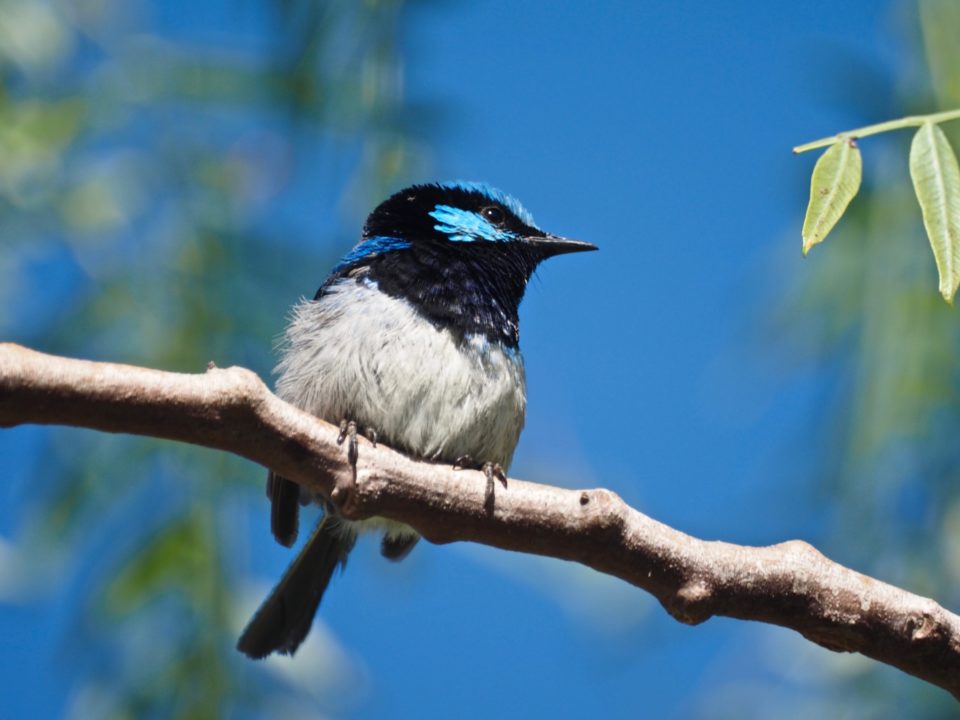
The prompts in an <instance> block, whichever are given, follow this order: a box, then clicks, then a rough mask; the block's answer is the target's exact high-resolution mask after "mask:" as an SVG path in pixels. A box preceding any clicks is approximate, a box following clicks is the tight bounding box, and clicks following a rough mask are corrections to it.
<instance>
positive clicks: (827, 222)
mask: <svg viewBox="0 0 960 720" xmlns="http://www.w3.org/2000/svg"><path fill="white" fill-rule="evenodd" d="M862 170H863V162H862V161H861V159H860V150H859V149H858V148H857V145H856V143H855V142H854V141H853V139H852V138H842V139H840V140H837V142H835V143H834V144H833V145H831V146H830V147H829V148H827V151H826V152H825V153H824V154H823V155H821V156H820V159H819V160H817V164H816V165H815V166H814V168H813V176H812V177H811V178H810V204H809V205H807V216H806V217H805V218H804V219H803V231H802V232H803V254H804V255H806V254H807V253H808V252H810V248H812V247H813V246H814V245H816V244H817V243H820V242H823V239H824V238H825V237H826V236H827V234H828V233H829V232H830V231H831V230H832V229H833V226H834V225H836V224H837V221H838V220H839V219H840V218H841V217H842V216H843V212H844V210H846V209H847V205H849V204H850V201H851V200H853V197H854V195H856V194H857V190H859V189H860V176H861V174H862Z"/></svg>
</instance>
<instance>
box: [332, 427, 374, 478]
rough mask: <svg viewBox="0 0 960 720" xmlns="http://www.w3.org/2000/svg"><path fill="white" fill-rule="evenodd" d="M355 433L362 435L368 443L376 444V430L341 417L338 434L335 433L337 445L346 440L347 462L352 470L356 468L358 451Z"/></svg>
mask: <svg viewBox="0 0 960 720" xmlns="http://www.w3.org/2000/svg"><path fill="white" fill-rule="evenodd" d="M357 435H363V436H364V437H365V438H367V440H369V441H370V444H371V445H373V446H374V447H376V446H377V431H376V430H374V429H373V428H368V427H361V426H360V425H358V424H357V422H356V421H355V420H347V419H343V420H341V421H340V434H339V435H337V445H343V441H344V440H346V441H347V462H349V463H350V467H352V468H353V469H354V470H356V469H357V458H358V457H359V456H360V451H359V449H358V447H357Z"/></svg>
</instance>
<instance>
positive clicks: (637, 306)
mask: <svg viewBox="0 0 960 720" xmlns="http://www.w3.org/2000/svg"><path fill="white" fill-rule="evenodd" d="M230 7H231V8H232V6H230ZM898 7H899V6H898V5H897V4H891V3H887V2H876V1H875V0H851V1H848V2H842V3H838V2H836V1H835V0H829V1H828V0H824V1H809V2H803V3H776V2H768V1H762V0H757V1H744V2H738V3H708V2H702V1H701V2H694V1H692V0H681V1H677V2H670V3H654V2H636V3H608V4H605V5H600V4H595V3H589V4H588V3H582V2H549V3H548V2H542V3H516V2H507V1H505V0H499V1H494V2H487V3H449V4H446V3H425V4H424V6H423V7H422V8H419V9H417V10H416V11H415V12H414V13H413V14H412V16H411V17H410V19H409V22H408V32H407V37H406V40H405V47H404V52H405V54H406V57H407V58H408V60H407V66H406V72H407V83H406V89H407V92H408V94H409V96H410V98H411V99H412V100H414V101H423V102H432V103H438V104H439V105H440V106H442V107H443V108H444V121H443V122H441V123H439V125H438V129H437V130H436V131H435V133H434V134H433V135H432V136H431V138H430V140H431V141H432V142H433V143H434V149H435V156H434V158H433V162H434V169H435V171H434V172H433V174H432V176H431V177H424V178H422V179H423V180H430V179H438V180H439V179H465V180H483V181H486V182H489V183H491V184H493V185H495V186H497V187H499V188H501V189H503V190H504V191H506V192H508V193H510V194H513V195H515V196H516V197H518V198H519V199H520V200H521V201H522V202H523V204H524V205H525V206H526V207H527V208H528V209H529V210H530V211H531V212H532V213H533V215H534V217H535V218H536V220H537V222H538V224H539V225H540V226H541V227H542V228H544V229H545V230H548V231H551V232H554V233H557V234H561V235H565V236H570V237H575V238H578V239H583V240H588V241H590V242H593V243H595V244H597V245H599V246H600V248H601V251H600V252H598V253H591V254H588V255H582V256H580V255H577V256H567V257H561V258H558V259H555V260H551V261H550V262H548V263H547V264H545V265H544V266H543V267H542V268H541V269H540V271H539V272H538V277H537V278H536V279H535V280H534V282H533V283H532V284H531V287H530V288H529V290H528V294H527V298H526V300H525V302H524V305H523V307H522V311H521V346H522V349H523V351H524V354H525V357H526V363H527V375H528V380H529V409H528V416H527V428H526V430H525V432H524V435H523V437H522V438H521V442H520V446H519V448H518V451H517V454H516V456H515V460H514V464H513V467H512V468H511V474H513V475H516V476H518V477H524V478H528V479H531V480H539V481H543V482H551V483H559V484H564V485H570V486H604V487H608V488H611V489H613V490H615V491H616V492H618V493H619V494H620V495H622V496H623V497H624V499H626V500H627V501H628V502H629V503H630V504H632V505H634V506H635V507H637V508H639V509H640V510H642V511H643V512H645V513H648V514H649V515H651V516H653V517H655V518H657V519H659V520H661V521H663V522H666V523H668V524H670V525H673V526H674V527H677V528H679V529H681V530H684V531H686V532H689V533H691V534H693V535H697V536H701V537H706V538H715V539H722V540H727V541H731V542H741V543H752V544H767V543H773V542H778V541H781V540H786V539H790V538H794V537H803V538H805V539H808V540H810V541H812V542H814V543H816V542H817V540H818V538H820V537H821V533H822V531H823V528H824V526H825V525H826V524H827V523H828V522H829V519H828V518H827V517H825V515H824V511H823V510H822V508H820V507H819V506H818V504H817V500H816V498H815V495H814V493H813V491H812V488H811V485H812V483H811V482H810V478H809V473H810V471H811V467H810V464H809V462H808V461H807V460H805V459H804V456H803V455H802V453H800V452H799V450H800V448H799V447H798V443H797V440H796V438H797V435H798V433H800V432H802V430H803V428H804V427H805V423H807V422H809V418H810V416H811V414H812V413H813V412H814V411H815V403H816V398H817V393H818V392H819V390H820V385H818V382H819V380H818V379H817V378H810V377H806V376H800V377H794V376H791V375H790V374H789V373H784V372H783V371H782V370H781V368H780V367H779V365H780V364H782V363H781V360H782V354H783V353H784V352H785V351H786V350H785V348H784V346H783V343H784V338H783V336H782V335H778V334H774V333H773V332H772V331H771V324H770V323H769V322H767V320H768V318H769V313H771V312H772V311H773V309H774V308H776V307H777V305H778V303H781V302H782V301H783V300H784V299H785V295H786V289H787V288H788V287H789V286H790V284H791V283H792V282H794V278H795V277H796V276H797V275H798V274H799V273H803V272H804V270H805V267H807V266H809V264H812V263H819V262H825V261H828V260H829V258H826V257H824V256H826V255H827V254H828V253H814V254H813V255H812V256H811V257H810V258H808V259H807V260H805V261H804V260H802V258H801V254H800V230H799V229H800V223H801V217H802V212H803V209H804V206H805V203H806V199H807V197H806V196H807V182H808V176H809V172H810V170H811V168H812V164H813V161H814V157H813V156H803V157H799V158H798V157H794V156H792V155H791V153H790V148H791V147H792V146H793V145H795V144H798V143H800V142H803V141H806V140H810V139H814V138H817V137H820V136H823V135H828V134H832V133H834V132H836V131H839V130H843V129H847V128H850V127H856V126H859V125H863V124H867V123H870V122H874V121H879V120H883V119H886V118H885V117H878V116H875V115H872V114H868V113H870V112H876V111H877V108H881V110H882V108H883V107H884V103H889V102H890V98H892V97H893V96H894V95H895V93H896V91H897V86H896V82H897V78H896V77H895V76H894V75H893V67H894V63H895V62H897V60H898V59H899V57H900V51H901V49H902V47H903V43H904V42H905V38H906V37H908V36H909V32H908V31H907V30H905V29H904V28H903V27H902V24H903V22H904V18H906V17H908V16H907V15H906V14H904V13H902V11H898V10H897V8H898ZM166 8H167V9H166V11H165V12H164V13H163V14H161V15H160V16H159V17H160V19H161V21H162V23H163V24H167V25H169V29H170V31H171V32H175V33H184V34H189V35H190V36H191V38H192V39H193V40H194V41H198V42H203V40H204V34H205V33H207V32H209V33H211V37H213V33H219V34H220V35H222V34H223V33H229V32H230V29H229V28H230V27H231V26H230V24H229V23H230V22H231V21H230V20H229V17H230V12H232V10H231V9H228V7H226V6H224V5H223V4H221V3H210V4H207V5H202V6H201V5H200V4H197V3H193V4H191V3H181V2H176V3H169V4H168V5H167V6H166ZM221 14H222V17H220V15H221ZM241 15H242V13H241ZM243 17H244V18H245V19H244V20H243V21H242V22H243V23H249V22H250V21H251V18H250V16H243ZM217 26H218V27H217ZM208 27H217V29H215V30H214V29H209V30H207V29H205V28H208ZM242 30H243V32H248V31H249V28H246V27H244V28H242ZM861 67H863V68H868V69H870V70H871V72H872V73H875V74H876V76H877V77H879V78H881V80H882V82H880V85H879V87H875V86H871V85H869V84H867V83H864V84H857V83H856V82H850V81H849V78H851V77H852V78H857V71H858V69H859V68H861ZM884 83H886V84H884ZM847 91H850V92H847ZM857 92H862V93H864V97H862V98H861V97H858V96H857ZM845 93H846V94H845ZM871 93H872V94H871ZM884 98H886V99H884ZM307 180H308V181H309V178H307ZM292 192H293V194H294V196H295V197H296V198H298V200H297V204H296V205H295V207H294V208H293V211H294V212H295V213H296V214H297V215H298V216H299V217H301V218H302V219H303V220H304V221H305V222H308V223H309V222H311V220H313V219H315V220H316V224H317V226H318V227H320V226H322V225H323V219H322V217H321V214H320V213H319V212H318V211H317V209H316V207H315V206H314V205H311V204H309V202H307V201H306V200H305V199H303V198H306V197H308V195H309V193H307V192H303V191H302V189H301V190H294V191H292ZM289 202H290V201H289V200H288V203H289ZM314 215H316V217H315V218H314V217H313V216H314ZM346 249H347V248H343V250H346ZM328 270H329V268H323V267H318V268H316V285H319V283H320V282H321V281H322V279H323V276H324V275H325V273H326V272H327V271H328ZM314 289H315V287H304V288H299V289H298V290H297V292H298V293H303V294H311V293H312V292H313V290H314ZM281 322H282V321H281V318H278V330H279V327H280V324H281ZM270 341H271V339H270V338H264V342H265V343H268V342H270ZM18 437H22V436H18ZM11 444H12V443H11V442H10V441H5V440H4V438H3V437H2V436H0V452H10V451H11V447H10V445H11ZM261 510H262V513H261V515H262V517H261V519H260V522H261V523H262V526H257V527H253V528H251V532H252V533H256V534H257V535H258V536H260V537H262V538H263V539H264V542H265V543H266V542H267V534H266V530H265V528H266V523H267V515H268V513H267V508H266V505H265V504H264V506H263V508H261ZM256 553H257V555H256V558H255V561H256V563H257V573H258V575H260V574H262V578H261V579H262V581H263V582H264V583H266V582H267V581H269V580H270V579H272V578H274V577H276V576H278V575H279V573H280V572H281V570H282V568H283V566H284V565H285V563H286V561H287V560H288V558H289V555H288V554H287V553H286V552H285V551H284V550H282V549H280V548H275V547H270V546H264V548H262V549H259V550H257V551H256ZM259 590H262V588H259V589H258V592H259ZM68 602H69V599H68V598H66V597H64V596H60V597H59V599H58V600H57V601H56V603H57V604H61V603H68ZM321 616H322V618H321V621H320V622H321V623H322V625H320V626H318V629H316V630H315V633H316V634H318V635H321V634H324V633H329V634H331V635H332V637H333V638H334V640H335V644H336V646H338V647H339V648H340V649H341V651H342V653H343V655H342V656H340V661H341V672H343V673H346V677H348V678H349V681H350V682H351V683H353V684H354V686H355V687H356V688H359V692H358V694H357V696H356V697H354V698H353V699H351V700H350V701H347V702H345V703H344V704H343V705H339V706H338V705H334V706H332V707H330V706H327V707H328V709H331V710H332V711H334V712H335V713H336V714H340V713H343V714H345V715H348V716H350V715H353V716H357V717H407V716H416V717H434V716H448V715H449V714H450V713H451V711H452V710H453V709H454V708H455V709H456V711H457V715H458V716H460V717H477V718H481V717H484V718H485V717H490V716H519V715H521V714H523V715H533V716H540V715H547V714H551V715H554V716H558V717H567V716H574V715H587V714H589V715H590V716H598V717H647V716H649V717H690V716H703V717H713V716H718V715H719V714H722V712H723V710H724V708H725V707H731V708H732V707H737V706H736V705H732V704H731V705H729V706H727V705H725V704H724V703H728V702H729V703H734V702H735V701H736V700H737V698H742V697H745V695H743V693H746V692H747V691H748V690H749V689H750V688H754V689H756V688H758V687H759V688H764V687H767V684H768V685H769V687H773V688H780V689H783V688H790V687H793V686H796V685H798V684H799V685H801V686H802V685H803V683H804V682H811V683H812V684H813V685H816V682H815V681H816V679H817V677H818V676H817V667H818V666H821V665H822V666H824V667H832V666H831V665H830V663H832V662H834V657H833V656H829V655H828V653H826V651H821V650H818V649H816V648H812V647H809V646H807V645H806V644H805V643H803V642H802V641H800V640H799V639H797V638H795V637H794V636H792V635H790V634H789V633H787V632H786V631H781V630H778V629H774V628H769V627H765V626H760V625H756V624H746V623H737V622H733V621H729V620H723V619H719V620H711V621H710V622H708V623H707V624H706V625H704V626H701V627H698V628H688V627H685V626H682V625H679V624H678V623H676V622H674V621H673V620H672V619H670V618H669V617H668V616H667V615H666V614H665V613H664V612H663V611H662V610H661V609H660V608H659V606H658V605H656V604H655V603H654V602H652V601H651V600H650V598H648V597H647V596H645V595H644V594H643V593H641V592H640V591H638V590H634V589H632V588H629V587H627V586H626V585H624V584H622V583H619V582H617V581H611V580H607V579H604V578H600V577H599V576H596V575H595V574H593V573H591V572H589V571H585V570H582V569H580V568H577V567H575V566H572V565H569V564H564V563H559V562H556V561H545V560H541V559H537V558H527V557H522V556H517V555H511V554H507V553H502V552H499V551H493V550H489V549H487V548H478V547H473V546H465V545H464V546H447V547H432V546H428V545H426V544H425V543H424V544H421V545H420V546H419V547H418V548H417V550H416V552H415V553H413V555H412V556H411V557H410V559H409V560H408V561H406V562H404V563H402V564H400V565H396V566H393V565H387V564H386V563H384V562H382V561H381V560H380V559H379V558H378V557H377V554H376V550H375V547H374V543H372V542H370V543H366V544H365V545H362V546H361V547H360V548H359V550H358V551H357V557H356V558H355V559H352V560H351V564H350V568H349V571H348V572H346V573H345V574H344V575H343V576H342V577H341V578H338V579H337V580H336V581H335V583H334V585H333V586H332V588H331V591H330V593H329V595H328V598H327V599H326V600H325V601H324V607H323V608H322V611H321ZM51 624H52V623H51V622H50V621H49V620H48V619H45V618H44V616H43V615H42V614H39V613H31V612H29V611H25V610H23V609H15V608H7V607H0V627H2V628H13V627H14V626H16V628H17V633H16V634H17V637H19V638H20V640H16V641H15V649H16V653H17V654H18V655H19V656H20V658H21V659H18V660H17V661H16V662H14V661H13V660H12V659H11V658H9V657H8V658H7V661H2V662H0V666H2V667H3V668H4V672H5V677H7V678H8V680H7V682H11V683H12V682H18V683H25V682H27V681H28V680H27V676H25V674H26V673H29V674H30V675H32V674H33V673H34V672H36V669H37V667H38V665H39V663H40V662H41V660H40V659H38V657H37V656H35V655H34V656H31V655H30V653H31V649H30V643H29V642H28V641H27V638H29V636H30V635H31V634H34V633H44V634H48V633H51V632H56V631H57V628H56V627H51ZM11 632H12V630H11ZM784 653H789V654H790V655H791V657H795V664H794V665H795V667H793V669H792V670H791V671H790V672H785V671H778V670H776V669H774V668H772V665H774V663H771V662H770V658H771V657H782V656H783V654H784ZM344 668H345V669H344ZM797 668H799V669H797ZM798 678H799V680H798ZM811 678H812V679H811ZM328 680H329V676H328V677H327V678H326V680H325V682H326V681H328ZM757 692H759V695H757V697H770V698H773V696H772V695H769V696H767V695H764V692H766V691H757ZM772 702H773V700H772V699H771V703H772ZM757 707H759V708H760V713H759V714H760V716H769V713H767V712H763V706H762V704H761V705H758V706H757ZM769 707H771V708H772V707H773V706H772V705H770V706H769ZM0 708H2V705H0Z"/></svg>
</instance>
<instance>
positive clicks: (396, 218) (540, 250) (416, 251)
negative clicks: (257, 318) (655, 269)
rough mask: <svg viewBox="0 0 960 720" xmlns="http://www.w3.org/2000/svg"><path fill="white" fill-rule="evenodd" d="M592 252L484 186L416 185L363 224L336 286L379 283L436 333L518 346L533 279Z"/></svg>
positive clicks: (335, 275)
mask: <svg viewBox="0 0 960 720" xmlns="http://www.w3.org/2000/svg"><path fill="white" fill-rule="evenodd" d="M583 250H596V246H595V245H591V244H590V243H585V242H580V241H577V240H567V239H565V238H561V237H557V236H555V235H550V234H548V233H545V232H544V231H542V230H540V228H538V227H537V226H536V224H535V223H534V221H533V217H532V216H531V215H530V213H528V212H527V211H526V210H525V209H524V208H523V206H521V205H520V203H518V202H517V201H516V200H514V199H513V198H512V197H510V196H509V195H505V194H504V193H502V192H500V191H499V190H494V189H492V188H490V187H488V186H486V185H482V184H479V183H449V184H436V185H414V186H412V187H409V188H407V189H405V190H401V191H400V192H398V193H396V194H395V195H392V196H391V197H390V198H388V199H387V200H385V201H384V202H383V203H381V204H380V205H379V206H378V207H377V208H376V209H375V210H374V211H373V212H372V213H371V214H370V216H369V217H368V218H367V222H366V224H365V226H364V228H363V239H362V240H361V242H360V243H359V244H358V245H357V246H356V247H354V248H353V250H351V251H350V253H348V254H347V255H346V257H344V258H343V260H341V262H340V263H339V264H338V265H337V267H336V268H335V269H334V273H333V275H332V276H331V278H330V279H329V280H328V281H327V282H326V283H325V284H324V287H321V288H320V290H319V291H318V293H317V296H318V297H319V296H321V295H322V294H323V292H324V290H325V288H326V287H328V286H329V285H330V283H331V282H333V281H335V280H336V279H339V278H343V277H353V278H356V280H357V281H358V282H367V283H375V284H376V286H377V287H378V288H379V289H380V290H381V291H382V292H385V293H388V294H390V295H393V296H395V297H401V298H404V299H406V300H408V301H409V302H410V303H411V304H413V306H414V307H416V308H417V310H418V311H420V312H421V313H423V315H424V316H425V317H427V318H428V319H429V320H431V321H432V322H433V323H435V324H437V325H438V326H442V327H447V328H451V329H453V330H455V331H456V332H458V333H461V334H470V333H479V334H483V335H485V336H486V337H487V338H488V339H489V340H491V341H497V342H502V343H504V344H506V345H508V346H511V347H515V346H516V345H517V342H518V340H519V330H518V322H517V311H518V308H519V305H520V301H521V300H522V299H523V292H524V289H525V288H526V284H527V281H528V280H529V279H530V275H531V273H532V272H533V271H534V269H535V268H536V267H537V265H538V264H540V263H541V262H542V261H544V260H546V259H547V258H549V257H552V256H554V255H559V254H562V253H569V252H579V251H583Z"/></svg>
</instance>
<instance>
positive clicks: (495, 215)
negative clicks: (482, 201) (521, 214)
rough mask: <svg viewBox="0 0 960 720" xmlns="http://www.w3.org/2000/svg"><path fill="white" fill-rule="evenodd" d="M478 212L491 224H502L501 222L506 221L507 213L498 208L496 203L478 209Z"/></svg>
mask: <svg viewBox="0 0 960 720" xmlns="http://www.w3.org/2000/svg"><path fill="white" fill-rule="evenodd" d="M480 214H481V215H483V218H484V220H486V221H487V222H489V223H490V224H492V225H503V223H505V222H506V221H507V214H506V213H505V212H504V211H503V209H502V208H499V207H497V206H496V205H491V206H490V207H485V208H484V209H483V210H481V211H480Z"/></svg>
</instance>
